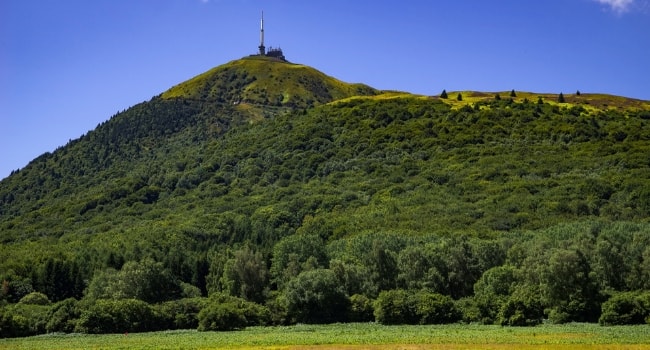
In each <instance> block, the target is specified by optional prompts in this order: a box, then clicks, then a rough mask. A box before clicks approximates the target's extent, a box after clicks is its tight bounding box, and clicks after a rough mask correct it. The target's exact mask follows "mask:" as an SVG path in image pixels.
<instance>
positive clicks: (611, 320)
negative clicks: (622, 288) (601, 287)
mask: <svg viewBox="0 0 650 350" xmlns="http://www.w3.org/2000/svg"><path fill="white" fill-rule="evenodd" d="M648 317H650V292H645V293H643V294H639V293H638V292H624V293H619V294H616V295H614V296H613V297H611V298H610V299H609V300H607V301H606V302H604V303H603V305H602V314H601V315H600V319H599V320H598V323H600V324H601V325H604V326H612V325H626V324H643V323H645V322H647V321H648Z"/></svg>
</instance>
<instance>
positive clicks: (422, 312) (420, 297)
mask: <svg viewBox="0 0 650 350" xmlns="http://www.w3.org/2000/svg"><path fill="white" fill-rule="evenodd" d="M412 298H413V299H414V300H413V301H412V303H413V304H414V306H415V314H416V316H417V317H418V318H419V323H420V324H446V323H454V322H458V321H460V319H461V318H462V314H461V312H460V311H459V310H458V309H457V308H456V304H455V303H454V300H453V299H451V297H449V296H447V295H442V294H437V293H429V292H418V293H416V294H415V295H414V296H413V297H412Z"/></svg>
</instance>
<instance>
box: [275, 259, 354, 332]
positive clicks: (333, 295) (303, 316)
mask: <svg viewBox="0 0 650 350" xmlns="http://www.w3.org/2000/svg"><path fill="white" fill-rule="evenodd" d="M284 295H285V298H286V302H287V311H288V313H289V316H290V317H291V318H293V319H294V320H295V321H296V322H302V323H332V322H345V321H346V318H347V316H348V314H349V309H350V300H349V299H348V297H347V295H346V294H345V292H344V291H343V286H341V285H340V284H339V282H338V279H337V278H336V274H335V273H334V272H333V271H332V270H327V269H316V270H311V271H305V272H302V273H301V274H299V275H298V276H297V277H295V278H294V279H292V280H291V281H289V283H288V284H287V287H286V289H285V291H284Z"/></svg>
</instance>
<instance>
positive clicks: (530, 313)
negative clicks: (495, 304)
mask: <svg viewBox="0 0 650 350" xmlns="http://www.w3.org/2000/svg"><path fill="white" fill-rule="evenodd" d="M498 318H499V324H501V325H502V326H535V325H538V324H540V323H542V320H543V318H544V307H543V306H542V303H541V301H540V300H539V298H538V297H537V296H536V295H535V293H534V292H533V291H530V290H526V289H521V290H517V291H516V292H515V293H513V294H512V295H511V296H510V297H509V298H508V299H507V300H506V301H505V303H504V304H503V305H502V306H501V310H499V316H498Z"/></svg>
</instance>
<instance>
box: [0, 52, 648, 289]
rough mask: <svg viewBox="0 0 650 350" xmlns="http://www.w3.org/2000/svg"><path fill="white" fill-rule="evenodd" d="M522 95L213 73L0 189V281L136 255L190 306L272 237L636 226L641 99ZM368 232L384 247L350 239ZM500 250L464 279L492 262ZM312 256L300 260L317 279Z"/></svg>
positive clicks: (335, 245) (336, 239)
mask: <svg viewBox="0 0 650 350" xmlns="http://www.w3.org/2000/svg"><path fill="white" fill-rule="evenodd" d="M280 95H282V96H283V97H282V99H281V98H280ZM521 95H522V97H518V98H516V99H509V98H506V97H503V98H501V99H496V98H495V97H494V95H493V94H485V95H484V96H473V95H472V96H470V95H469V94H467V95H466V98H465V99H463V101H458V100H453V101H452V100H451V99H450V100H442V99H439V98H437V97H435V98H431V97H426V96H415V95H411V94H408V93H397V92H378V91H376V90H373V89H371V88H368V87H365V86H363V85H349V84H345V83H342V82H340V81H338V80H336V79H334V78H330V77H328V76H326V75H324V74H322V73H319V72H317V71H315V70H313V69H311V68H308V67H305V66H299V65H291V64H287V63H280V62H275V61H267V60H260V59H255V58H247V59H243V60H239V61H234V62H231V63H228V64H226V65H223V66H220V67H217V68H215V69H214V70H211V71H209V72H207V73H205V74H202V75H200V76H198V77H196V78H193V79H191V80H189V81H187V82H185V83H182V84H180V85H177V86H176V87H173V88H172V89H170V90H168V91H167V92H165V93H163V94H162V95H160V96H156V97H154V98H153V99H152V100H150V101H148V102H145V103H142V104H139V105H136V106H134V107H132V108H129V109H128V110H126V111H124V112H122V113H119V114H117V115H115V116H114V117H112V118H111V119H110V120H108V121H107V122H105V123H102V124H101V125H99V126H98V127H97V128H96V129H95V130H93V131H91V132H89V133H88V134H87V135H84V136H83V137H81V138H80V139H78V140H74V141H72V142H70V143H69V144H68V145H66V146H65V147H61V148H60V149H57V150H56V151H54V152H52V153H47V154H45V155H43V156H41V157H39V158H37V159H35V160H34V161H33V162H31V163H30V164H29V165H28V166H27V167H26V168H25V169H22V170H21V171H19V172H18V173H15V174H12V175H11V176H10V177H9V178H7V179H5V180H3V181H2V182H0V242H2V244H1V245H0V280H6V281H11V283H13V284H16V285H19V286H23V287H24V286H25V285H31V284H33V285H34V286H35V287H34V288H36V289H37V290H39V288H40V289H43V290H46V289H47V291H48V293H54V294H50V296H51V297H53V298H54V299H55V300H60V299H63V298H65V297H68V296H69V295H71V294H70V293H72V295H74V296H76V297H81V296H82V295H81V291H80V288H76V289H75V291H73V292H69V293H68V292H66V293H63V292H57V289H56V288H54V287H52V286H53V282H51V280H48V279H45V277H48V278H50V277H51V276H53V275H54V274H53V273H51V270H48V269H51V268H52V269H53V266H57V265H56V264H57V262H61V264H63V262H65V264H68V263H71V262H72V263H74V264H76V265H74V264H73V265H72V266H76V267H75V268H74V269H73V268H72V267H70V268H69V270H71V271H72V270H74V271H75V272H74V274H75V280H76V281H79V280H81V281H91V280H92V279H93V278H94V276H95V275H96V273H97V272H96V271H105V270H107V269H109V268H115V269H119V268H121V267H122V265H123V264H124V263H125V262H129V261H142V260H143V259H145V258H151V259H153V260H154V261H155V262H160V263H161V264H163V266H164V268H165V269H168V270H169V271H170V273H172V274H173V275H174V276H175V278H177V279H178V280H180V281H183V282H186V283H191V284H193V285H194V286H196V287H198V288H200V290H201V292H203V293H204V294H205V293H206V292H207V290H208V289H209V287H208V285H210V283H212V285H211V286H213V287H214V286H215V285H218V284H219V283H220V282H219V281H220V278H221V277H222V276H223V274H224V273H225V272H223V271H222V270H223V269H224V268H225V267H224V265H223V263H224V261H223V259H226V258H227V257H228V255H227V253H224V252H225V251H228V249H230V248H231V247H251V249H253V250H255V251H256V252H257V253H259V256H260V259H261V260H262V262H261V263H260V265H261V266H270V265H271V256H272V255H273V254H274V252H275V248H274V247H275V246H276V243H278V242H280V241H282V240H283V239H286V238H287V237H294V236H296V237H305V235H307V237H310V238H314V237H317V238H318V240H322V242H327V243H328V244H329V247H330V248H328V249H330V251H331V257H336V256H340V255H341V254H343V253H342V251H343V250H345V249H348V248H346V247H348V246H346V244H347V243H348V242H352V241H354V240H355V239H358V242H361V243H359V245H360V246H364V249H359V250H364V251H370V252H374V253H377V254H379V255H378V256H382V257H384V258H385V259H386V261H389V262H390V261H392V263H393V264H397V260H396V259H397V258H396V256H397V254H398V253H399V252H398V251H396V250H395V251H391V252H390V253H386V252H387V251H388V250H387V249H388V248H386V249H383V248H382V247H383V246H381V244H386V245H389V244H393V243H394V242H395V241H396V238H395V237H409V238H413V241H414V242H417V239H418V238H417V237H425V236H426V237H433V236H435V237H437V236H451V237H467V236H473V237H488V238H489V237H506V238H505V240H506V241H507V242H505V241H503V242H502V244H503V246H504V247H505V246H508V247H509V246H511V245H514V243H513V241H514V240H515V239H520V238H519V237H530V236H533V235H534V234H530V232H547V231H548V232H554V230H555V228H557V227H560V228H559V229H557V230H560V231H562V227H564V226H562V225H568V224H575V226H571V227H579V228H580V230H582V228H583V227H590V226H591V225H592V224H591V223H596V224H593V226H594V227H596V226H598V223H617V222H620V221H632V222H635V224H638V225H639V226H638V228H636V229H635V230H645V229H646V228H647V225H645V224H646V223H647V221H648V218H649V217H650V200H649V199H650V185H648V184H649V183H650V163H649V162H648V157H647V155H648V154H650V114H649V113H648V109H646V108H642V107H643V106H647V103H645V102H638V105H639V106H641V107H639V108H636V107H634V108H629V106H625V105H623V104H625V103H631V102H630V100H628V99H624V98H613V97H607V96H605V97H606V98H607V99H609V100H610V101H618V102H608V103H607V104H608V106H604V103H601V104H597V103H596V102H594V99H598V98H605V97H599V96H589V99H590V100H589V101H590V103H589V106H595V105H598V106H600V107H598V108H588V107H589V106H584V105H581V104H580V103H574V102H571V103H567V102H565V103H559V102H554V101H550V100H551V99H549V98H548V96H547V97H546V98H545V99H543V100H542V101H537V98H534V97H538V96H537V95H535V94H528V95H525V94H523V93H522V94H521ZM273 96H275V97H273ZM452 96H453V95H452ZM523 96H529V97H523ZM567 98H573V96H567ZM585 98H587V96H585ZM472 99H473V100H472ZM570 101H577V100H570ZM613 103H621V107H622V108H617V107H618V106H612V104H613ZM635 103H637V102H635ZM635 106H636V105H635ZM610 107H616V108H610ZM252 120H255V121H256V122H251V121H252ZM583 222H586V223H587V224H584V225H582V223H583ZM567 223H568V224H567ZM621 227H625V225H621ZM634 227H637V226H634ZM572 230H574V231H575V230H579V229H573V228H572ZM617 230H618V229H617ZM621 230H623V229H621ZM574 231H570V232H574ZM526 232H527V233H529V234H523V233H526ZM563 232H564V231H563ZM590 232H596V233H597V230H592V231H590ZM644 232H645V231H644ZM594 234H595V233H594ZM374 236H377V237H380V238H381V239H382V240H383V239H384V238H386V240H387V241H386V242H383V241H382V242H380V243H377V244H375V243H376V242H375V243H372V244H370V245H368V244H366V243H367V242H366V241H363V240H364V239H366V238H364V237H374ZM644 237H645V236H644ZM391 239H392V240H393V241H390V240H391ZM400 239H402V238H400ZM403 239H404V240H406V238H403ZM432 239H433V240H436V239H437V238H435V239H434V238H432ZM644 239H645V238H644ZM594 240H595V238H594ZM397 241H399V240H397ZM319 242H320V241H319ZM364 242H366V243H364ZM454 242H455V241H454ZM362 243H363V244H362ZM364 244H365V245H364ZM396 244H397V243H396ZM399 244H402V243H399ZM399 244H397V245H399ZM450 244H451V243H450ZM499 244H501V243H499ZM522 244H523V243H522ZM323 245H324V243H323V244H320V249H322V250H325V248H323V247H322V246H323ZM460 246H461V247H462V245H460ZM224 247H228V248H224ZM369 247H372V249H369ZM400 247H401V246H400ZM490 247H491V246H490ZM504 247H501V246H500V248H499V249H497V250H496V251H498V252H501V253H502V256H501V258H499V259H501V260H500V261H497V260H498V259H496V258H495V261H497V262H492V263H491V264H493V265H485V266H483V267H482V269H483V270H481V271H480V273H482V272H483V271H484V270H486V269H488V268H490V267H492V266H496V265H494V264H501V263H503V260H504V259H505V249H506V248H504ZM402 248H403V247H402ZM233 249H234V248H233ZM349 249H351V248H349ZM391 249H392V248H391ZM445 249H446V248H445ZM468 249H469V248H468ZM521 249H524V248H521ZM526 249H527V248H526ZM532 250H533V249H532V248H531V251H532ZM386 254H387V255H386ZM391 254H392V255H391ZM459 254H460V253H459ZM513 254H517V253H516V252H515V253H513ZM635 254H636V253H635ZM643 254H644V253H643V252H639V253H638V254H636V255H634V256H635V257H638V256H642V255H643ZM321 255H322V256H325V253H322V254H321ZM321 255H319V257H320V256H321ZM460 255H464V253H463V254H460ZM517 257H519V259H520V260H524V258H522V257H521V256H518V255H515V256H514V258H513V259H516V258H517ZM497 258H498V256H497ZM220 259H221V260H220ZM382 259H383V258H382ZM391 259H392V260H391ZM634 259H636V258H634ZM321 260H322V261H316V262H313V263H317V264H321V265H324V267H327V266H326V263H327V261H326V259H325V258H322V259H321ZM344 260H345V259H341V260H340V261H344ZM72 263H71V264H72ZM295 263H296V264H298V265H300V264H303V263H304V266H307V265H308V264H307V262H306V261H300V262H295ZM630 264H633V262H632V263H627V265H630ZM321 265H318V266H321ZM461 265H462V264H461ZM65 266H68V265H65ZM296 266H297V265H296ZM300 266H303V265H300ZM310 266H311V265H310ZM649 266H650V265H649ZM300 268H302V267H300ZM75 269H76V270H75ZM219 269H222V270H219ZM360 271H361V270H360ZM640 274H641V273H640ZM587 275H588V274H587ZM44 276H45V277H44ZM472 276H473V277H471V278H469V277H468V278H467V280H466V281H464V287H463V289H462V290H463V292H462V293H460V294H453V295H454V297H461V296H467V295H468V293H471V291H472V285H473V283H474V282H475V281H476V279H477V278H478V277H479V276H480V274H479V273H478V272H477V273H475V274H474V275H472ZM630 276H632V275H630ZM635 276H636V275H635ZM276 277H277V276H276ZM210 278H212V280H211V281H212V282H209V280H210ZM634 278H636V277H634ZM630 279H633V277H630ZM215 281H216V282H215ZM265 283H267V284H266V285H265V288H269V289H274V288H275V289H277V288H278V285H277V284H278V283H281V282H277V281H274V282H271V281H265ZM382 283H383V282H382ZM396 283H397V282H396V277H395V276H394V278H393V280H392V281H389V282H386V283H385V284H383V285H382V284H381V283H378V284H377V285H379V286H380V287H377V288H380V289H381V288H384V289H386V288H391V286H392V287H394V286H396ZM81 284H83V283H81ZM619 284H620V285H624V283H622V282H621V283H619ZM630 285H632V284H630ZM452 287H453V286H452ZM452 287H450V286H447V287H445V288H447V289H445V291H448V290H454V288H452ZM12 288H13V287H12ZM214 288H217V287H214ZM616 288H619V289H622V288H623V287H616ZM634 288H636V287H634ZM81 289H83V288H81ZM21 290H23V291H24V290H28V288H26V287H25V288H24V289H21ZM378 291H379V289H376V290H374V291H371V292H368V295H370V296H371V297H376V296H377V295H376V294H377V293H378ZM11 293H12V294H11V295H12V296H13V298H16V297H17V296H18V295H19V294H20V293H17V292H15V291H14V292H11ZM75 293H76V294H75ZM16 301H17V300H16Z"/></svg>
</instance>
